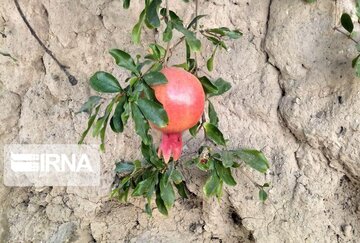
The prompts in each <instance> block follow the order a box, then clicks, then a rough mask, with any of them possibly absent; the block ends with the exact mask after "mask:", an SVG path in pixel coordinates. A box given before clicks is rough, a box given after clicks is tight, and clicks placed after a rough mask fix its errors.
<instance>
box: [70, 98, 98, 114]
mask: <svg viewBox="0 0 360 243" xmlns="http://www.w3.org/2000/svg"><path fill="white" fill-rule="evenodd" d="M101 99H102V98H101V97H100V96H90V97H89V99H88V101H86V102H85V103H84V104H83V105H82V106H81V108H80V110H79V111H78V112H76V113H75V114H78V113H80V112H86V113H88V114H89V115H91V113H92V110H93V108H94V107H95V106H97V105H98V104H99V102H100V100H101Z"/></svg>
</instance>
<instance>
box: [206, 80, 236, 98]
mask: <svg viewBox="0 0 360 243" xmlns="http://www.w3.org/2000/svg"><path fill="white" fill-rule="evenodd" d="M213 84H214V85H215V86H216V88H217V92H215V93H210V97H212V96H217V95H222V94H223V93H225V92H226V91H228V90H229V89H231V84H230V83H229V82H227V81H225V80H223V79H222V78H218V79H217V80H216V81H215V82H214V83H213Z"/></svg>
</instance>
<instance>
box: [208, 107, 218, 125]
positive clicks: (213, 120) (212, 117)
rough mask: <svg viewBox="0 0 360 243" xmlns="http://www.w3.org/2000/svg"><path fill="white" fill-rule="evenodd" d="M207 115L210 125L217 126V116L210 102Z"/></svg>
mask: <svg viewBox="0 0 360 243" xmlns="http://www.w3.org/2000/svg"><path fill="white" fill-rule="evenodd" d="M208 115H209V119H210V123H211V124H213V125H215V126H217V125H218V123H219V118H218V116H217V113H216V111H215V108H214V106H213V104H212V103H211V102H210V101H209V108H208Z"/></svg>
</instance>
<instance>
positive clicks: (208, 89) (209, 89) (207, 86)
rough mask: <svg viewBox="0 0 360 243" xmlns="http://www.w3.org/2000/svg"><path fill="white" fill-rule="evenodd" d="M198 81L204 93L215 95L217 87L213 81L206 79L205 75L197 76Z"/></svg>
mask: <svg viewBox="0 0 360 243" xmlns="http://www.w3.org/2000/svg"><path fill="white" fill-rule="evenodd" d="M199 81H200V82H201V84H202V86H203V88H204V91H205V93H207V94H215V95H216V94H217V93H218V92H219V91H218V87H217V86H216V85H215V84H214V83H213V82H211V80H210V79H208V78H207V77H205V76H203V77H201V78H199Z"/></svg>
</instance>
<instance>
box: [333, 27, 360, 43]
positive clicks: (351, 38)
mask: <svg viewBox="0 0 360 243" xmlns="http://www.w3.org/2000/svg"><path fill="white" fill-rule="evenodd" d="M334 30H336V31H338V32H340V33H341V34H343V35H345V36H346V37H347V38H349V39H350V40H352V41H353V42H355V44H358V41H357V40H355V39H354V38H353V37H352V36H351V35H349V34H348V33H346V32H344V31H342V30H341V29H339V28H338V27H334Z"/></svg>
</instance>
